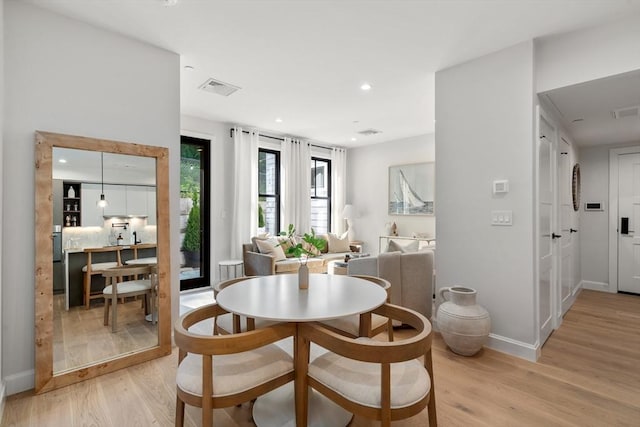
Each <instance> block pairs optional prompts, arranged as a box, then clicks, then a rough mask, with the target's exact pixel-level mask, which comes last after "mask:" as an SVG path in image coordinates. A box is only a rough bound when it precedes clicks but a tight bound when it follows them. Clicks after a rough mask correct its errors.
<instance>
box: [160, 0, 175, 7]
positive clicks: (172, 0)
mask: <svg viewBox="0 0 640 427" xmlns="http://www.w3.org/2000/svg"><path fill="white" fill-rule="evenodd" d="M163 1H164V5H165V6H175V5H177V4H178V0H163Z"/></svg>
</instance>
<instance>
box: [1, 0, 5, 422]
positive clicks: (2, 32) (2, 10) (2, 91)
mask: <svg viewBox="0 0 640 427" xmlns="http://www.w3.org/2000/svg"><path fill="white" fill-rule="evenodd" d="M0 22H2V23H3V28H4V0H0ZM3 135H4V31H0V224H2V219H3V215H2V213H3V212H4V205H3V203H2V194H3V191H2V187H3V183H4V179H3V176H4V174H3V167H2V164H3V163H4V160H3V158H4V156H3V152H4V149H3V147H4V143H3V142H2V141H3ZM2 235H3V233H2V226H0V242H2ZM2 253H3V252H2V245H0V419H2V415H3V413H4V401H5V382H4V371H3V369H2V349H3V347H2V341H3V338H2V283H3V282H2V266H3V262H2Z"/></svg>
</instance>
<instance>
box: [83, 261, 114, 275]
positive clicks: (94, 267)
mask: <svg viewBox="0 0 640 427" xmlns="http://www.w3.org/2000/svg"><path fill="white" fill-rule="evenodd" d="M117 266H118V263H117V262H97V263H95V264H91V272H92V273H102V270H106V269H108V268H113V267H117ZM82 272H83V273H86V272H87V266H86V265H85V266H84V267H82Z"/></svg>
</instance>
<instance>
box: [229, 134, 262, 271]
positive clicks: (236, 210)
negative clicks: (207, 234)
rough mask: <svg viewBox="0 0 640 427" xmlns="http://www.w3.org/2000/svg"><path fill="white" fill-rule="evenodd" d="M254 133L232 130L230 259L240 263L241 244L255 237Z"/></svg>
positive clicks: (256, 219)
mask: <svg viewBox="0 0 640 427" xmlns="http://www.w3.org/2000/svg"><path fill="white" fill-rule="evenodd" d="M258 137H259V135H258V132H254V131H251V132H249V133H248V134H245V133H243V132H242V128H240V127H234V133H233V155H234V169H233V170H234V180H233V190H234V191H233V210H232V211H231V212H228V213H229V214H230V215H231V256H232V257H234V258H238V259H242V244H243V243H249V242H250V241H251V237H253V236H255V235H256V234H258Z"/></svg>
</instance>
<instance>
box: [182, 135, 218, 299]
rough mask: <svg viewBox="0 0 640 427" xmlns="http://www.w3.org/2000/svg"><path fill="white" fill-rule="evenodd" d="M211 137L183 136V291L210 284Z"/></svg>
mask: <svg viewBox="0 0 640 427" xmlns="http://www.w3.org/2000/svg"><path fill="white" fill-rule="evenodd" d="M210 142H211V141H209V140H206V139H200V138H192V137H188V136H181V137H180V216H181V221H180V224H181V229H180V242H181V243H180V251H181V254H182V257H181V262H180V290H181V291H184V290H187V289H194V288H201V287H205V286H209V285H210V283H211V282H210V280H209V278H210V271H211V269H210V265H209V264H210V261H209V259H210V257H209V247H210V245H209V218H210V216H209V212H210V203H209V197H208V195H209V182H210V167H209V145H210Z"/></svg>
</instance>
